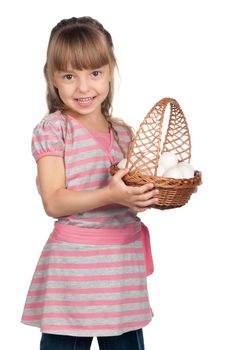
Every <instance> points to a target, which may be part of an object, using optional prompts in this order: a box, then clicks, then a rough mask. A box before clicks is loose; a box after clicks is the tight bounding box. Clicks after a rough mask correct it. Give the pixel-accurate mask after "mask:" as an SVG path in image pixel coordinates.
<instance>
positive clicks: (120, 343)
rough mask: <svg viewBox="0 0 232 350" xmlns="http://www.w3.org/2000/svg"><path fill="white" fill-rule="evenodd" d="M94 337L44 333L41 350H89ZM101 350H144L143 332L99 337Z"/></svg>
mask: <svg viewBox="0 0 232 350" xmlns="http://www.w3.org/2000/svg"><path fill="white" fill-rule="evenodd" d="M92 340H93V337H72V336H68V335H59V334H47V333H43V334H42V338H41V342H40V350H89V349H90V347H91V343H92ZM97 341H98V345H99V349H100V350H144V342H143V331H142V329H138V330H136V331H131V332H127V333H124V334H122V335H118V336H113V337H97Z"/></svg>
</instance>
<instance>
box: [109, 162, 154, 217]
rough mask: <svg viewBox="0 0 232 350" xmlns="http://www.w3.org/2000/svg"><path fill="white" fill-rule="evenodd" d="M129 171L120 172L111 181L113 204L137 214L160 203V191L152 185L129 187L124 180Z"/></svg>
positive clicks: (110, 188)
mask: <svg viewBox="0 0 232 350" xmlns="http://www.w3.org/2000/svg"><path fill="white" fill-rule="evenodd" d="M128 171H129V169H123V170H119V171H118V172H117V173H116V174H115V175H114V176H113V177H112V180H111V181H110V183H109V185H108V190H109V192H110V194H109V195H110V198H111V201H112V202H113V203H117V204H121V205H124V206H126V207H129V208H131V209H133V210H135V211H136V212H142V211H145V210H146V209H149V207H150V206H152V205H154V204H157V203H158V194H159V191H158V190H157V189H154V185H153V184H151V183H148V184H145V185H142V186H135V187H134V186H127V185H126V184H125V183H124V182H123V180H122V178H123V176H125V175H126V174H127V173H128Z"/></svg>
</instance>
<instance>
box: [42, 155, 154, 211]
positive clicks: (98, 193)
mask: <svg viewBox="0 0 232 350" xmlns="http://www.w3.org/2000/svg"><path fill="white" fill-rule="evenodd" d="M37 168H38V182H39V187H40V194H41V197H42V201H43V205H44V209H45V212H46V213H47V215H48V216H52V217H61V216H67V215H73V214H77V213H82V212H85V211H88V210H91V209H95V208H98V207H101V206H104V205H107V204H111V203H118V204H121V205H124V206H127V207H129V208H132V209H134V210H135V211H137V212H141V211H144V210H146V209H147V207H148V206H150V205H153V204H157V198H156V196H157V190H154V189H153V185H152V184H146V185H143V186H140V187H130V186H126V185H125V184H124V182H123V181H122V177H123V176H124V175H125V174H126V173H127V171H128V170H121V171H119V172H118V173H117V174H115V175H114V176H113V178H112V180H111V181H110V183H109V185H108V186H106V187H103V188H101V189H97V190H91V191H73V190H68V189H66V188H65V170H64V163H63V158H61V157H55V156H45V157H43V158H40V159H39V160H38V162H37Z"/></svg>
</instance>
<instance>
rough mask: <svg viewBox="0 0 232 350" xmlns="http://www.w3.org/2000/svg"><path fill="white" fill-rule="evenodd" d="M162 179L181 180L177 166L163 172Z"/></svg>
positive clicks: (180, 173) (181, 176)
mask: <svg viewBox="0 0 232 350" xmlns="http://www.w3.org/2000/svg"><path fill="white" fill-rule="evenodd" d="M163 177H171V178H173V179H182V178H183V175H182V172H181V170H180V169H179V167H178V166H174V167H172V168H169V169H167V170H165V172H164V174H163Z"/></svg>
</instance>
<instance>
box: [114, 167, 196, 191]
mask: <svg viewBox="0 0 232 350" xmlns="http://www.w3.org/2000/svg"><path fill="white" fill-rule="evenodd" d="M110 170H111V174H112V173H116V172H117V171H119V170H120V169H119V168H118V166H117V164H116V165H115V164H114V165H112V166H111V167H110ZM136 178H139V179H140V180H142V181H144V183H149V182H151V183H154V184H155V185H156V184H157V186H156V188H165V189H168V188H170V189H174V188H176V189H186V188H192V187H196V186H199V185H201V182H202V175H201V171H199V170H195V171H194V177H192V178H182V179H175V178H171V177H162V176H157V175H145V174H143V173H142V172H141V171H139V170H133V171H131V172H128V173H127V174H126V175H124V176H123V180H125V182H131V180H132V179H133V180H134V183H135V184H136ZM133 180H132V182H133ZM139 185H140V184H139V183H138V186H139Z"/></svg>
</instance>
